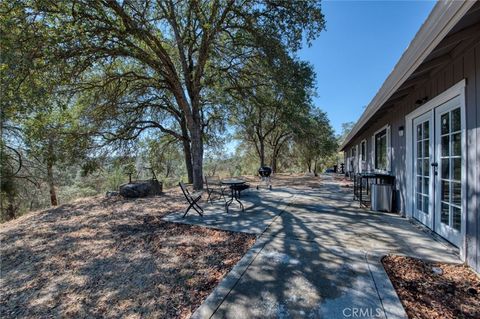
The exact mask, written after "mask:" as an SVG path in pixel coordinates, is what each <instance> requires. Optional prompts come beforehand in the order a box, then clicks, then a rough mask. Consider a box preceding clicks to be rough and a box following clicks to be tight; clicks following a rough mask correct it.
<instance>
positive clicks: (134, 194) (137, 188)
mask: <svg viewBox="0 0 480 319" xmlns="http://www.w3.org/2000/svg"><path fill="white" fill-rule="evenodd" d="M161 192H162V184H161V183H160V182H159V181H157V180H147V181H134V182H133V183H130V184H123V185H121V186H120V192H119V193H120V195H122V196H123V197H127V198H138V197H145V196H148V195H159V194H161Z"/></svg>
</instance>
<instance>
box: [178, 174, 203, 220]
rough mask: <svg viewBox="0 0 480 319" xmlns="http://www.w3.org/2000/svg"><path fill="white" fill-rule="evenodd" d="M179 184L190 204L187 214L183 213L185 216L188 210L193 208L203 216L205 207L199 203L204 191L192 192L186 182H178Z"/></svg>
mask: <svg viewBox="0 0 480 319" xmlns="http://www.w3.org/2000/svg"><path fill="white" fill-rule="evenodd" d="M178 185H179V186H180V188H181V190H182V193H183V195H184V196H185V198H186V199H187V202H188V203H189V204H190V205H189V206H188V208H187V210H186V211H185V214H183V218H185V216H187V214H188V211H189V210H190V209H192V208H193V209H194V210H195V211H196V212H197V214H198V215H200V216H201V217H203V209H202V207H200V205H198V201H199V200H200V198H202V192H195V193H190V192H189V191H188V188H187V187H186V186H185V184H184V183H182V182H180V183H178Z"/></svg>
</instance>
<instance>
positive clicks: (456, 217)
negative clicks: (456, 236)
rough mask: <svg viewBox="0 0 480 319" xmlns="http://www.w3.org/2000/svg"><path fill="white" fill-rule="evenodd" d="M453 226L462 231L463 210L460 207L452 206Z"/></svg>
mask: <svg viewBox="0 0 480 319" xmlns="http://www.w3.org/2000/svg"><path fill="white" fill-rule="evenodd" d="M452 214H453V216H452V217H453V220H452V227H453V228H454V229H456V230H458V231H460V228H461V226H460V225H461V224H462V210H461V209H460V208H458V207H455V206H452Z"/></svg>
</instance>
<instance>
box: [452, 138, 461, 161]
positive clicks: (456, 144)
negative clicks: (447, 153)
mask: <svg viewBox="0 0 480 319" xmlns="http://www.w3.org/2000/svg"><path fill="white" fill-rule="evenodd" d="M460 135H461V133H456V134H452V155H453V156H460V155H462V145H461V144H460Z"/></svg>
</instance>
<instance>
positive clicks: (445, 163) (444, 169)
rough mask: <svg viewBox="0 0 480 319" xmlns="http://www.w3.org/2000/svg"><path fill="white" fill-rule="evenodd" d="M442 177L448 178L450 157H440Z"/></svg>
mask: <svg viewBox="0 0 480 319" xmlns="http://www.w3.org/2000/svg"><path fill="white" fill-rule="evenodd" d="M441 176H442V178H444V179H449V178H450V159H448V158H442V175H441Z"/></svg>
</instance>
